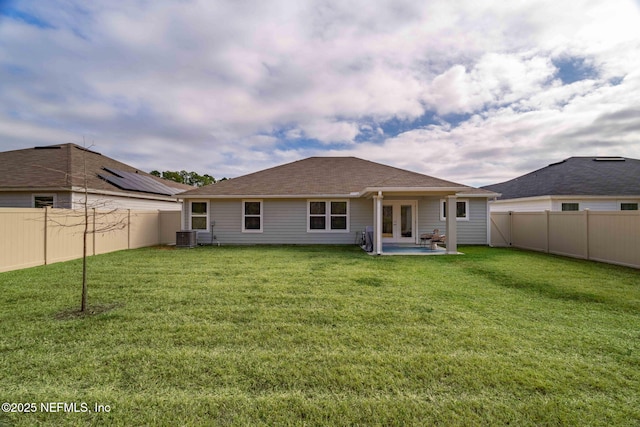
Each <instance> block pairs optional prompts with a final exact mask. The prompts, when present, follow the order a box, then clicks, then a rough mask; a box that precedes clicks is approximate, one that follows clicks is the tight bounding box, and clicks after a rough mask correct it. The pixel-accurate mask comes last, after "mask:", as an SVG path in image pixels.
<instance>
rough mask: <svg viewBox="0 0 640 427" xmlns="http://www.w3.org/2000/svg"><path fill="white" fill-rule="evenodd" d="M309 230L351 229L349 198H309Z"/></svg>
mask: <svg viewBox="0 0 640 427" xmlns="http://www.w3.org/2000/svg"><path fill="white" fill-rule="evenodd" d="M307 230H308V231H309V232H321V231H336V232H348V231H349V202H348V201H347V200H309V203H308V223H307Z"/></svg>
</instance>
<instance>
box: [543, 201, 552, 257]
mask: <svg viewBox="0 0 640 427" xmlns="http://www.w3.org/2000/svg"><path fill="white" fill-rule="evenodd" d="M544 212H545V217H546V224H545V228H546V239H545V252H546V253H549V247H550V246H551V244H550V243H549V240H550V239H551V230H550V229H551V223H550V221H551V212H549V209H546V210H545V211H544Z"/></svg>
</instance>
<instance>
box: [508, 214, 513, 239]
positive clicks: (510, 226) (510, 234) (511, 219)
mask: <svg viewBox="0 0 640 427" xmlns="http://www.w3.org/2000/svg"><path fill="white" fill-rule="evenodd" d="M509 246H513V211H509Z"/></svg>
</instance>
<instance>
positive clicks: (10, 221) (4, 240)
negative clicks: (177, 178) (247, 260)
mask: <svg viewBox="0 0 640 427" xmlns="http://www.w3.org/2000/svg"><path fill="white" fill-rule="evenodd" d="M87 223H88V227H89V231H90V232H91V233H90V234H89V235H88V237H87V253H88V254H89V255H97V254H103V253H107V252H113V251H118V250H122V249H134V248H141V247H144V246H153V245H157V244H169V243H175V239H176V231H179V230H180V211H132V210H117V211H108V212H107V211H100V210H95V209H90V210H89V217H88V222H87ZM84 224H85V217H84V211H78V210H70V209H51V208H46V209H19V208H0V272H2V271H9V270H17V269H20V268H27V267H33V266H37V265H44V264H51V263H54V262H60V261H67V260H71V259H76V258H81V257H82V248H83V232H84ZM109 229H111V230H109Z"/></svg>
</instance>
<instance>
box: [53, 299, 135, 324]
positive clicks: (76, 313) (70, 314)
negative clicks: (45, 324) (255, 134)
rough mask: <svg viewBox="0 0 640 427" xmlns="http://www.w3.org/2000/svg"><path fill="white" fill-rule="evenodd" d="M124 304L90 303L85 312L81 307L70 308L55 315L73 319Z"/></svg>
mask: <svg viewBox="0 0 640 427" xmlns="http://www.w3.org/2000/svg"><path fill="white" fill-rule="evenodd" d="M123 305H124V304H121V303H115V304H94V305H90V306H89V307H88V308H87V309H86V310H85V311H84V312H83V311H80V310H79V309H69V310H64V311H61V312H59V313H56V314H55V315H54V316H53V317H54V319H56V320H73V319H79V318H83V317H91V316H97V315H98V314H103V313H108V312H109V311H111V310H115V309H116V308H120V307H122V306H123Z"/></svg>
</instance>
